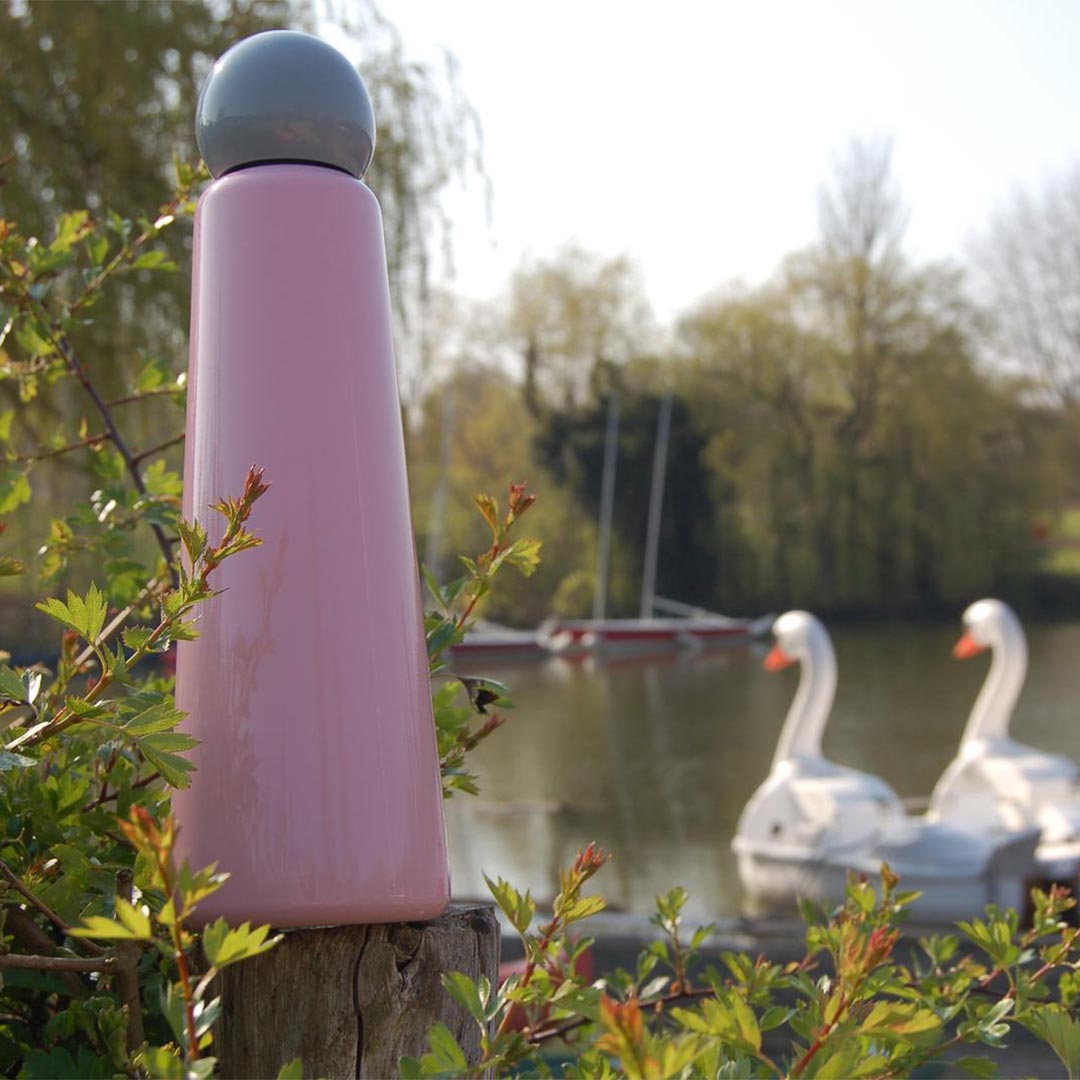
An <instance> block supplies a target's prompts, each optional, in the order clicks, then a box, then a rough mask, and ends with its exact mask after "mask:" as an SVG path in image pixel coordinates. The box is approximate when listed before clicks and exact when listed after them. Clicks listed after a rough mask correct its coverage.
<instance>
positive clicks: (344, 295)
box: [174, 165, 449, 926]
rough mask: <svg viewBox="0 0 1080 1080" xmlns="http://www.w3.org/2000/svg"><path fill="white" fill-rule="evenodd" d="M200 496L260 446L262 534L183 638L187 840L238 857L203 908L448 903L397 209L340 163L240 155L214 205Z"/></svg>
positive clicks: (340, 917)
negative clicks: (386, 217) (411, 476)
mask: <svg viewBox="0 0 1080 1080" xmlns="http://www.w3.org/2000/svg"><path fill="white" fill-rule="evenodd" d="M188 395H189V400H188V434H187V446H186V451H185V485H184V514H185V516H186V517H188V518H191V517H195V518H197V519H198V520H199V521H200V522H202V523H203V524H204V525H205V526H206V527H207V528H208V529H209V530H210V536H211V539H212V540H213V539H215V538H216V537H217V536H219V535H220V531H219V529H220V526H219V522H220V520H221V519H220V518H219V516H218V515H217V514H215V513H213V512H212V511H210V510H209V506H210V505H211V504H213V503H215V502H217V501H219V500H220V499H222V498H224V497H226V496H229V495H235V494H237V493H239V491H240V489H241V487H242V485H243V483H244V477H245V475H246V472H247V470H248V467H249V466H251V465H258V466H260V467H262V468H264V469H265V473H266V479H267V480H268V481H269V482H270V484H271V487H270V490H269V492H268V493H267V494H266V495H265V496H264V497H263V498H262V499H261V500H260V501H259V503H258V505H257V506H256V508H255V511H254V512H253V515H252V519H251V523H250V524H251V527H252V530H253V531H254V532H255V533H256V534H257V535H258V536H260V537H261V538H262V540H263V543H262V545H261V546H260V547H258V548H255V549H254V550H251V551H246V552H242V553H240V554H239V555H237V556H235V557H234V558H231V559H229V560H226V562H225V563H224V564H222V566H221V567H220V568H219V569H218V570H216V571H215V572H214V576H213V578H212V584H213V585H214V587H215V588H216V589H219V590H224V591H223V592H222V593H221V595H219V596H216V597H215V598H214V599H212V600H210V601H209V602H207V603H206V604H205V605H203V606H202V607H201V608H200V609H199V610H200V612H201V614H200V616H199V619H198V628H199V631H200V637H199V638H198V640H196V641H193V642H181V643H180V645H179V651H178V656H177V684H176V697H177V705H178V707H179V708H181V709H183V710H185V711H186V712H187V713H188V717H187V719H186V720H185V722H184V725H183V728H184V730H186V731H188V732H190V733H191V734H192V735H194V736H195V737H196V738H198V739H200V740H201V743H200V745H199V746H198V747H197V748H196V749H195V750H194V751H192V754H191V757H192V759H193V761H194V763H195V766H196V772H195V774H194V776H193V780H192V784H191V787H190V788H189V789H187V790H185V791H183V792H178V793H177V795H176V796H175V800H174V806H175V809H176V815H177V819H178V822H179V825H180V833H179V838H178V849H179V852H178V853H179V854H180V856H181V857H183V858H186V859H187V860H188V861H189V862H190V863H191V865H192V867H193V868H198V867H200V866H203V865H206V864H208V863H210V862H217V863H218V865H219V869H221V870H224V871H227V872H228V873H229V874H230V875H231V877H230V880H229V881H228V882H227V883H226V884H225V886H224V887H223V888H222V889H221V890H220V892H219V893H217V894H215V895H214V896H212V897H210V898H208V899H207V900H205V901H203V903H202V904H201V905H200V909H199V913H198V914H199V920H200V921H207V920H209V919H212V918H216V917H217V916H219V915H223V916H225V917H226V918H228V919H229V920H230V921H234V922H235V921H243V920H249V919H250V920H252V921H253V922H270V923H272V924H273V925H275V926H315V925H343V924H348V923H370V922H397V921H405V920H417V919H428V918H433V917H434V916H436V915H438V914H439V913H440V912H441V911H442V910H443V909H444V908H445V906H446V904H447V903H448V901H449V871H448V867H447V854H446V834H445V825H444V822H443V813H442V796H441V790H440V783H439V775H438V755H437V749H436V744H435V733H434V725H433V721H432V713H431V699H430V685H429V680H428V673H427V659H426V653H425V649H424V634H423V617H422V613H421V607H420V591H419V580H418V575H417V570H416V559H415V551H414V541H413V534H412V527H411V522H410V517H409V506H408V486H407V480H406V475H405V455H404V442H403V436H402V427H401V411H400V403H399V400H398V393H397V382H396V376H395V371H394V361H393V343H392V337H391V324H390V301H389V290H388V286H387V277H386V262H385V249H384V246H383V235H382V220H381V215H380V213H379V208H378V204H377V202H376V200H375V197H374V196H373V195H372V194H371V192H370V191H369V190H368V189H367V188H366V187H365V186H364V185H363V184H362V183H361V182H360V181H359V180H356V179H354V178H352V177H350V176H347V175H345V174H344V173H340V172H337V171H334V170H331V169H327V168H320V167H317V166H307V165H265V166H257V167H253V168H250V169H245V170H242V171H240V172H236V173H232V174H229V175H227V176H225V177H223V178H222V179H220V180H217V181H216V182H215V183H214V184H212V185H211V187H210V188H209V189H208V190H207V192H206V193H205V194H204V196H203V198H202V200H201V201H200V205H199V208H198V211H197V214H196V224H195V275H194V282H193V295H192V336H191V361H190V369H189V384H188Z"/></svg>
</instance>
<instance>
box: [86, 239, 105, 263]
mask: <svg viewBox="0 0 1080 1080" xmlns="http://www.w3.org/2000/svg"><path fill="white" fill-rule="evenodd" d="M86 253H87V255H89V256H90V261H91V262H92V263H93V264H94V265H95V266H100V265H101V264H102V263H103V262H104V261H105V256H106V255H108V254H109V238H108V237H107V236H106V235H105V234H104V233H98V232H95V233H91V234H90V235H89V236H88V237H87V238H86Z"/></svg>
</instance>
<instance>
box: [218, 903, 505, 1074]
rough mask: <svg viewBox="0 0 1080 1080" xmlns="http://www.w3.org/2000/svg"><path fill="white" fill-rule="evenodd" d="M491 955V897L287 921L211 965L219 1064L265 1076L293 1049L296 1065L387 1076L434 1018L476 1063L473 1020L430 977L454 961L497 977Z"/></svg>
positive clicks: (494, 931) (494, 947) (452, 967)
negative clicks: (341, 922)
mask: <svg viewBox="0 0 1080 1080" xmlns="http://www.w3.org/2000/svg"><path fill="white" fill-rule="evenodd" d="M498 964H499V924H498V921H497V920H496V918H495V910H494V908H493V907H491V906H490V905H479V904H470V905H460V904H456V905H453V906H452V907H451V908H450V909H449V910H448V911H447V912H446V914H444V915H442V916H441V917H440V918H438V919H434V920H433V921H431V922H426V923H393V924H388V925H383V926H336V927H329V928H326V929H318V930H293V931H289V932H287V933H286V935H285V940H284V941H282V942H281V943H280V944H279V945H278V946H277V947H276V948H275V949H271V950H270V952H268V953H264V954H263V955H262V956H256V957H254V958H253V959H251V960H245V961H244V962H243V963H241V964H236V965H234V966H233V967H229V968H226V969H225V970H224V971H223V972H222V974H221V977H220V978H221V985H220V988H219V992H220V994H221V998H222V1006H223V1008H222V1014H221V1018H220V1020H219V1021H218V1024H217V1026H216V1029H215V1033H214V1049H213V1052H214V1054H215V1056H216V1057H217V1058H218V1060H219V1068H220V1070H221V1075H223V1076H227V1077H238V1078H244V1077H273V1076H276V1075H277V1072H278V1069H279V1068H280V1067H281V1066H282V1065H283V1064H284V1063H285V1062H287V1061H291V1060H293V1059H294V1058H299V1059H300V1060H301V1061H302V1063H303V1068H304V1075H305V1076H322V1077H329V1078H331V1080H336V1078H338V1077H393V1076H397V1074H398V1061H399V1060H400V1059H401V1058H402V1057H403V1056H407V1057H417V1058H418V1057H421V1056H422V1055H423V1054H424V1053H425V1052H426V1050H427V1032H428V1030H429V1028H430V1027H431V1026H432V1025H433V1024H434V1023H436V1021H439V1020H441V1021H442V1022H443V1023H444V1024H446V1026H447V1027H448V1028H449V1029H450V1030H451V1031H452V1032H453V1033H454V1036H455V1037H456V1038H457V1040H458V1043H459V1044H460V1046H461V1047H462V1049H463V1050H464V1051H465V1057H466V1058H467V1060H468V1061H469V1063H470V1064H474V1063H475V1062H477V1061H479V1057H480V1040H479V1032H478V1031H477V1028H476V1024H475V1022H474V1021H473V1020H472V1019H471V1018H470V1017H469V1016H468V1015H467V1014H466V1012H465V1010H464V1009H462V1008H461V1006H460V1005H458V1004H457V1003H456V1002H455V1001H453V1000H452V999H451V998H450V996H449V995H448V994H447V993H446V991H445V990H444V989H443V988H442V984H441V981H440V977H441V976H442V975H443V974H444V973H446V972H451V971H463V972H464V973H465V974H466V975H468V976H469V977H470V978H472V979H477V978H479V976H480V975H486V976H487V978H488V979H490V980H491V983H492V985H495V982H496V979H497V975H498Z"/></svg>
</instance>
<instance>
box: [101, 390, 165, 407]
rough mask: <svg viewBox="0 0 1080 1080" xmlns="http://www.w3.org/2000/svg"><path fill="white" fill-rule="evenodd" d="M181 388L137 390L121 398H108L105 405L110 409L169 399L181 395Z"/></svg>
mask: <svg viewBox="0 0 1080 1080" xmlns="http://www.w3.org/2000/svg"><path fill="white" fill-rule="evenodd" d="M183 392H184V388H183V387H182V386H157V387H155V388H154V389H153V390H138V391H136V392H135V393H133V394H125V395H124V396H123V397H117V398H110V399H109V400H108V401H106V402H105V404H106V405H107V406H108V407H109V408H110V409H111V408H113V407H114V406H115V405H130V404H131V403H132V402H133V401H145V400H146V398H151V397H171V396H172V395H173V394H182V393H183Z"/></svg>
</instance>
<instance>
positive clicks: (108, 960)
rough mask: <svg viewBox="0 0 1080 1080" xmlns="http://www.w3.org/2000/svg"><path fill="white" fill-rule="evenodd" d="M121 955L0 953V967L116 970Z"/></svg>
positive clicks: (56, 969) (33, 969)
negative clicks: (26, 954)
mask: <svg viewBox="0 0 1080 1080" xmlns="http://www.w3.org/2000/svg"><path fill="white" fill-rule="evenodd" d="M119 963H120V960H119V957H116V956H112V955H108V956H23V955H22V954H21V953H0V969H3V968H29V969H30V970H32V971H115V970H116V968H117V967H118V966H119Z"/></svg>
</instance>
